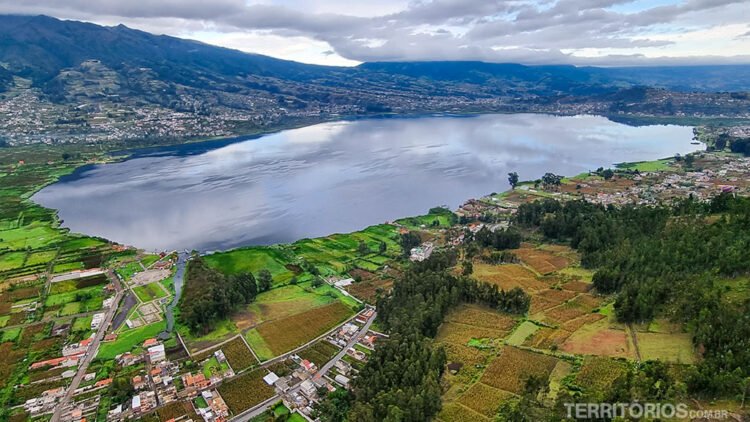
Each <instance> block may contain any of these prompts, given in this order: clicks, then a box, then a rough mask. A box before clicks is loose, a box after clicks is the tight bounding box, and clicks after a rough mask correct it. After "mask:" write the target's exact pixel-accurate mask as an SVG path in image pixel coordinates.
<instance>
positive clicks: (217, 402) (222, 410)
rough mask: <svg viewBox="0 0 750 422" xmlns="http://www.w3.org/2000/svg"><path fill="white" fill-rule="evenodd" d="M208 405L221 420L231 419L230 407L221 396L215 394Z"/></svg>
mask: <svg viewBox="0 0 750 422" xmlns="http://www.w3.org/2000/svg"><path fill="white" fill-rule="evenodd" d="M208 405H209V406H210V407H211V410H213V412H214V414H215V415H216V416H218V417H219V418H222V419H226V418H228V417H229V406H227V404H226V402H224V399H223V398H222V397H221V396H220V395H218V394H214V395H213V396H212V397H211V400H208Z"/></svg>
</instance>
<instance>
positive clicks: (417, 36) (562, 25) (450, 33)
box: [0, 0, 750, 66]
mask: <svg viewBox="0 0 750 422" xmlns="http://www.w3.org/2000/svg"><path fill="white" fill-rule="evenodd" d="M0 13H13V14H45V15H49V16H54V17H57V18H61V19H73V20H82V21H88V22H93V23H97V24H102V25H118V24H124V25H127V26H129V27H131V28H137V29H141V30H144V31H148V32H152V33H156V34H167V35H172V36H177V37H181V38H190V39H195V40H199V41H203V42H206V43H209V44H215V45H220V46H223V47H229V48H234V49H238V50H242V51H246V52H251V53H259V54H266V55H270V56H274V57H279V58H283V59H288V60H296V61H300V62H305V63H315V64H325V65H337V66H352V65H357V64H359V63H361V62H365V61H410V60H411V61H416V60H420V61H421V60H482V61H488V62H514V63H523V64H574V65H595V66H634V65H646V66H648V65H694V64H735V63H750V0H528V1H527V0H523V1H522V0H140V1H139V0H130V1H123V0H96V1H91V0H65V1H60V0H0Z"/></svg>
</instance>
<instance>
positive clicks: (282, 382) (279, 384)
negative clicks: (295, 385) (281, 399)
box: [273, 378, 289, 393]
mask: <svg viewBox="0 0 750 422" xmlns="http://www.w3.org/2000/svg"><path fill="white" fill-rule="evenodd" d="M273 385H274V386H275V387H276V388H277V389H278V390H279V391H281V392H282V393H286V392H287V390H289V381H288V380H287V379H286V378H279V380H278V381H276V382H275V383H274V384H273Z"/></svg>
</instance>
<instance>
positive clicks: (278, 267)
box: [204, 246, 294, 283]
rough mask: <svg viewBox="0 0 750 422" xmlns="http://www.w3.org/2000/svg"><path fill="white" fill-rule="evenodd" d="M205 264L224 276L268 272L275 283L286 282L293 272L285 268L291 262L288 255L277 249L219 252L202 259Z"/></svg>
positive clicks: (261, 247)
mask: <svg viewBox="0 0 750 422" xmlns="http://www.w3.org/2000/svg"><path fill="white" fill-rule="evenodd" d="M204 259H205V261H206V264H208V265H209V266H210V267H213V268H215V269H217V270H219V271H221V272H223V273H225V274H237V273H241V272H251V273H253V274H254V275H256V276H257V275H258V271H260V270H262V269H266V270H269V271H270V272H271V275H272V276H273V279H274V282H275V283H285V282H288V281H289V280H290V279H291V278H292V277H294V272H293V271H291V270H289V269H288V268H286V266H285V265H286V263H288V262H291V261H292V259H293V258H292V257H291V256H289V253H288V252H286V251H284V250H282V249H280V248H277V247H264V246H259V247H250V248H240V249H234V250H231V251H228V252H220V253H215V254H211V255H207V256H205V257H204Z"/></svg>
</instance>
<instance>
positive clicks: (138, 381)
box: [132, 375, 146, 390]
mask: <svg viewBox="0 0 750 422" xmlns="http://www.w3.org/2000/svg"><path fill="white" fill-rule="evenodd" d="M132 384H133V388H134V389H136V390H142V389H144V388H146V380H145V379H143V377H142V376H140V375H136V376H134V377H133V379H132Z"/></svg>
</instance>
